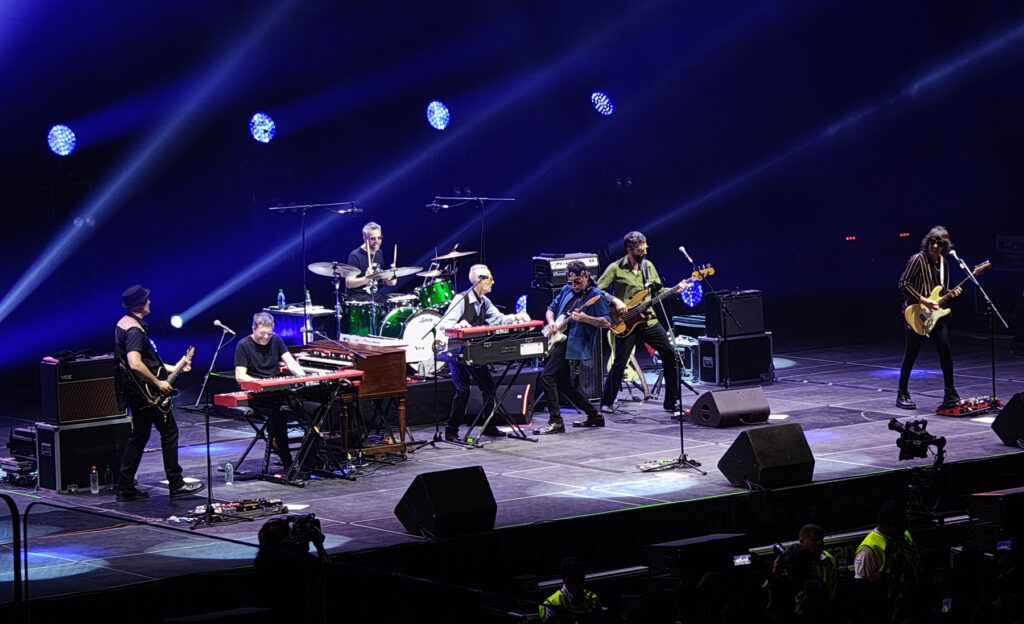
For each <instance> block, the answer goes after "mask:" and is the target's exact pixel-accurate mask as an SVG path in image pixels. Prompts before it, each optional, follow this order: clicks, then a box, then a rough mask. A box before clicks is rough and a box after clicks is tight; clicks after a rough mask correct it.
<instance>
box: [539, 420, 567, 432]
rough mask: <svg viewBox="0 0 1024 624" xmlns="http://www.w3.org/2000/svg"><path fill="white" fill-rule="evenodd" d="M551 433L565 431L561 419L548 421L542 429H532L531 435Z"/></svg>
mask: <svg viewBox="0 0 1024 624" xmlns="http://www.w3.org/2000/svg"><path fill="white" fill-rule="evenodd" d="M553 433H565V423H564V422H562V421H561V420H556V421H554V422H549V423H548V426H547V427H544V428H543V429H534V430H533V435H551V434H553Z"/></svg>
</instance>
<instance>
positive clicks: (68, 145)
mask: <svg viewBox="0 0 1024 624" xmlns="http://www.w3.org/2000/svg"><path fill="white" fill-rule="evenodd" d="M46 142H47V143H48V144H49V145H50V151H52V152H53V153H54V154H56V155H58V156H68V155H70V154H71V152H73V151H75V144H76V143H77V142H78V139H77V137H75V132H74V130H72V129H71V128H69V127H67V126H65V125H64V124H57V125H56V126H54V127H52V128H50V132H48V133H47V135H46Z"/></svg>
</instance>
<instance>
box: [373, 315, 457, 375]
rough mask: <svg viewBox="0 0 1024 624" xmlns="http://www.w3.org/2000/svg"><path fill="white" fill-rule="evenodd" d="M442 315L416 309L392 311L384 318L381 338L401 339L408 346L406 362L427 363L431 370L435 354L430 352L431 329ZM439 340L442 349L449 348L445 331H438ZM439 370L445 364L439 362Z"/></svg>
mask: <svg viewBox="0 0 1024 624" xmlns="http://www.w3.org/2000/svg"><path fill="white" fill-rule="evenodd" d="M440 318H441V314H440V313H439V312H435V311H433V310H416V309H415V308H399V309H397V310H392V311H391V312H390V313H388V315H387V316H386V317H384V325H383V326H382V327H381V329H380V335H381V336H387V337H388V338H400V339H401V340H403V341H404V342H405V344H406V347H405V361H406V363H407V364H411V365H413V366H415V365H416V364H419V363H421V362H424V363H426V367H427V368H428V369H429V367H430V365H431V363H432V362H433V360H434V354H433V352H432V351H431V350H430V345H431V343H432V342H433V340H434V339H433V336H432V335H431V333H430V328H431V327H433V326H434V325H435V324H436V323H437V321H438V320H440ZM437 339H438V340H440V341H441V348H442V349H444V348H447V346H448V337H447V336H445V334H444V330H443V329H441V328H438V329H437ZM437 364H438V368H440V367H441V365H442V364H443V363H442V362H438V363H437Z"/></svg>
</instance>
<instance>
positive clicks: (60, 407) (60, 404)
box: [57, 377, 126, 423]
mask: <svg viewBox="0 0 1024 624" xmlns="http://www.w3.org/2000/svg"><path fill="white" fill-rule="evenodd" d="M125 413H126V412H125V411H124V410H122V409H120V408H118V406H117V391H116V390H115V389H114V378H113V377H101V378H99V379H84V380H82V381H71V382H63V383H58V384H57V422H59V423H73V422H79V421H83V420H95V419H97V418H110V417H114V416H124V415H125Z"/></svg>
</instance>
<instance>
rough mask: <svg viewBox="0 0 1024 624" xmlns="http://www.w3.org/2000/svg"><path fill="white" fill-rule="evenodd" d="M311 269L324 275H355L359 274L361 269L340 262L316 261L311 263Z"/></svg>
mask: <svg viewBox="0 0 1024 624" xmlns="http://www.w3.org/2000/svg"><path fill="white" fill-rule="evenodd" d="M309 270H310V271H312V272H314V273H316V274H317V275H323V276H324V277H334V276H338V277H354V276H356V275H359V269H357V268H356V267H354V266H352V265H350V264H342V263H340V262H314V263H313V264H311V265H309Z"/></svg>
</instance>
